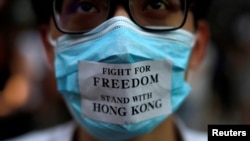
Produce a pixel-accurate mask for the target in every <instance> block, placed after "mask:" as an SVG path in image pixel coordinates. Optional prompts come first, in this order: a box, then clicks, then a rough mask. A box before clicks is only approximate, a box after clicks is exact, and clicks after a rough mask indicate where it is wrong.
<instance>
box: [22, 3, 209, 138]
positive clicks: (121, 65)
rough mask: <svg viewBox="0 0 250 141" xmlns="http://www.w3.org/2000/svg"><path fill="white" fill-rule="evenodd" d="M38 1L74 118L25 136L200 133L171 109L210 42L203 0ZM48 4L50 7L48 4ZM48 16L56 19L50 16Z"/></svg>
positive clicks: (44, 34)
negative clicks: (202, 11)
mask: <svg viewBox="0 0 250 141" xmlns="http://www.w3.org/2000/svg"><path fill="white" fill-rule="evenodd" d="M33 2H34V4H36V5H37V7H35V10H37V13H38V14H40V17H41V16H43V17H42V18H39V21H40V23H41V24H40V29H41V35H42V37H43V41H44V44H45V46H46V50H47V55H48V57H49V58H50V61H51V64H53V62H54V69H55V75H56V79H57V85H58V90H59V91H60V93H61V94H62V96H63V97H64V100H65V102H66V103H67V106H68V108H69V110H70V111H71V113H72V115H73V116H74V117H75V119H76V124H75V123H70V124H65V125H62V126H59V127H57V128H54V129H52V130H47V131H42V132H36V133H32V134H29V135H26V136H24V137H21V138H20V140H26V141H27V140H28V139H31V140H34V139H41V140H60V141H63V140H65V141H68V140H76V141H94V140H102V141H123V140H133V141H152V140H157V141H166V140H167V141H177V140H191V141H195V140H202V136H201V135H200V134H198V133H196V132H193V131H189V130H186V128H184V127H183V126H181V124H179V122H178V121H177V120H176V119H175V116H174V114H173V113H174V112H175V111H176V110H177V109H178V107H179V106H180V105H181V104H182V102H183V101H184V99H185V98H186V97H187V96H188V94H189V92H190V90H191V88H190V87H189V85H188V84H187V83H186V80H185V78H186V76H187V72H188V70H189V69H190V68H194V67H195V66H197V65H198V64H199V62H200V61H201V60H202V58H203V56H204V52H205V47H206V44H207V42H208V29H207V25H206V22H205V21H202V20H200V19H199V16H201V15H202V13H197V12H198V11H197V9H196V8H199V4H200V3H199V4H198V3H197V2H196V1H195V2H194V1H190V0H121V1H115V0H99V1H96V0H79V1H78V0H54V1H49V0H48V1H45V0H41V1H38V0H34V1H33ZM46 2H48V5H45V4H44V3H46ZM203 3H204V1H203ZM52 5H53V6H52ZM43 6H44V7H43ZM50 6H52V7H53V10H52V12H51V14H52V15H50V13H49V12H48V11H47V9H48V8H49V7H50ZM191 7H193V8H191ZM39 9H40V10H41V11H39ZM201 9H202V8H201ZM203 10H204V8H203ZM46 15H47V17H46ZM44 16H45V17H44ZM49 16H51V17H52V16H53V19H54V20H52V18H50V22H49ZM42 23H43V24H42ZM48 23H50V24H48ZM46 26H47V28H46ZM52 66H53V65H52ZM206 138H207V137H206V136H204V139H205V140H206Z"/></svg>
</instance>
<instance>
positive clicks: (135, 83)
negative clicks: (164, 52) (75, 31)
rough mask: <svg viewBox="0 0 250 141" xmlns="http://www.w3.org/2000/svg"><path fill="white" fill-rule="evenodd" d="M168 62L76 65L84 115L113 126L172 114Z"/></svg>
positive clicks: (82, 63)
mask: <svg viewBox="0 0 250 141" xmlns="http://www.w3.org/2000/svg"><path fill="white" fill-rule="evenodd" d="M171 72H172V63H171V61H169V60H158V61H144V62H139V63H134V64H107V63H98V62H86V61H81V62H79V87H80V92H81V95H82V100H81V101H82V109H83V111H82V112H83V115H84V116H86V117H88V118H90V119H93V120H98V121H103V122H108V123H114V124H132V123H138V122H141V121H144V120H147V119H150V118H154V117H157V116H161V115H167V114H169V113H171V99H170V94H171V79H172V78H171Z"/></svg>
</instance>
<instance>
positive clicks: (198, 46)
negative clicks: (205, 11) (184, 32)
mask: <svg viewBox="0 0 250 141" xmlns="http://www.w3.org/2000/svg"><path fill="white" fill-rule="evenodd" d="M197 26H198V27H197V32H196V43H195V45H194V48H193V50H192V54H191V56H190V60H189V68H190V69H193V68H195V67H197V66H198V65H199V64H200V63H201V61H202V59H203V58H204V56H205V53H206V49H207V46H208V42H209V36H210V34H209V28H208V24H207V22H206V21H202V20H201V21H198V24H197Z"/></svg>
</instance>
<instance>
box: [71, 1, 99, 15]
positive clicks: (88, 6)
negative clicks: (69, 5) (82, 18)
mask: <svg viewBox="0 0 250 141" xmlns="http://www.w3.org/2000/svg"><path fill="white" fill-rule="evenodd" d="M75 8H76V12H77V13H93V12H98V7H97V6H96V5H95V4H94V3H93V2H92V1H80V2H78V3H77V4H76V7H75Z"/></svg>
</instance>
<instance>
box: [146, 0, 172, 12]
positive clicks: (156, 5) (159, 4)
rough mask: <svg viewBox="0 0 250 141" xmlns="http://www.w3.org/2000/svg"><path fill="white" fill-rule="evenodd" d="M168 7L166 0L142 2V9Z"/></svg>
mask: <svg viewBox="0 0 250 141" xmlns="http://www.w3.org/2000/svg"><path fill="white" fill-rule="evenodd" d="M168 7H169V2H168V0H147V1H146V3H145V4H144V10H166V9H168Z"/></svg>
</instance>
